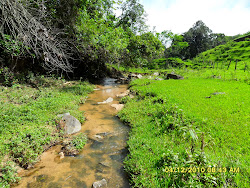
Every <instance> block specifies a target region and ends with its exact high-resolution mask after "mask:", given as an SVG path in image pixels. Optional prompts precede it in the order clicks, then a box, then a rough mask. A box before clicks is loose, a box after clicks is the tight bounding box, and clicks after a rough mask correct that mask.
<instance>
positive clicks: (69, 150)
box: [60, 139, 79, 156]
mask: <svg viewBox="0 0 250 188" xmlns="http://www.w3.org/2000/svg"><path fill="white" fill-rule="evenodd" d="M62 146H63V147H62V148H61V152H60V153H63V155H66V156H76V155H78V154H79V150H77V149H76V147H75V146H74V145H73V143H72V140H71V139H68V140H64V141H63V143H62Z"/></svg>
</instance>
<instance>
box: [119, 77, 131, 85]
mask: <svg viewBox="0 0 250 188" xmlns="http://www.w3.org/2000/svg"><path fill="white" fill-rule="evenodd" d="M129 81H130V79H129V78H118V79H117V80H116V83H119V84H128V83H129Z"/></svg>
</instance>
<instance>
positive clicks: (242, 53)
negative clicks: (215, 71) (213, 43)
mask: <svg viewBox="0 0 250 188" xmlns="http://www.w3.org/2000/svg"><path fill="white" fill-rule="evenodd" d="M230 62H231V64H230ZM236 62H237V66H236V68H237V69H238V70H239V69H241V70H244V69H245V67H246V65H248V69H249V66H250V41H241V42H235V41H230V42H228V43H227V44H225V45H219V46H217V47H215V48H213V49H210V50H207V51H205V52H203V53H201V54H199V55H198V56H197V57H196V58H194V59H193V63H194V65H196V66H202V67H214V68H220V69H227V68H228V66H229V64H230V67H229V68H233V69H235V63H236Z"/></svg>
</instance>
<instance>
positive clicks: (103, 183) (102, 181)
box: [93, 179, 108, 188]
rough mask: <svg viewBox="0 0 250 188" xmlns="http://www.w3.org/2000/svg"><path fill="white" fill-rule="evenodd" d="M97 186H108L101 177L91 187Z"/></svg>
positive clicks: (95, 187)
mask: <svg viewBox="0 0 250 188" xmlns="http://www.w3.org/2000/svg"><path fill="white" fill-rule="evenodd" d="M98 187H108V184H107V181H106V180H105V179H102V180H101V181H96V182H94V183H93V188H98Z"/></svg>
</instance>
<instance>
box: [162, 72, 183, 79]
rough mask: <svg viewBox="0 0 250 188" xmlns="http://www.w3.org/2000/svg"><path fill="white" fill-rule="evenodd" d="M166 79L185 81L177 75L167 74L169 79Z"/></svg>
mask: <svg viewBox="0 0 250 188" xmlns="http://www.w3.org/2000/svg"><path fill="white" fill-rule="evenodd" d="M166 79H175V80H183V79H184V77H182V76H180V75H177V74H173V73H171V74H167V77H166Z"/></svg>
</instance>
